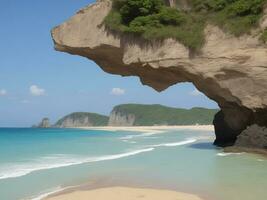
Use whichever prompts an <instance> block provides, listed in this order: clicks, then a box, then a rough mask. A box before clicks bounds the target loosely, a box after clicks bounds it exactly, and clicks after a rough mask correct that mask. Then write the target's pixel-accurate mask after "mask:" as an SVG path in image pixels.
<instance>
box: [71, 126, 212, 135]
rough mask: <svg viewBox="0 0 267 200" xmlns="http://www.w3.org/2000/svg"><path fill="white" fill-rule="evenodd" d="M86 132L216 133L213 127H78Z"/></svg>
mask: <svg viewBox="0 0 267 200" xmlns="http://www.w3.org/2000/svg"><path fill="white" fill-rule="evenodd" d="M76 128H79V129H86V130H104V131H134V132H154V133H163V132H165V131H168V130H183V129H185V130H199V131H214V126H213V125H190V126H130V127H127V126H102V127H76Z"/></svg>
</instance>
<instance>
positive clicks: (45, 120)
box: [38, 118, 50, 128]
mask: <svg viewBox="0 0 267 200" xmlns="http://www.w3.org/2000/svg"><path fill="white" fill-rule="evenodd" d="M38 128H50V122H49V118H43V120H42V121H41V123H40V124H39V125H38Z"/></svg>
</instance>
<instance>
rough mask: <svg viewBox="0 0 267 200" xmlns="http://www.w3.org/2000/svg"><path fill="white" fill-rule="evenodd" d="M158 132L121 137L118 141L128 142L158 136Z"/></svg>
mask: <svg viewBox="0 0 267 200" xmlns="http://www.w3.org/2000/svg"><path fill="white" fill-rule="evenodd" d="M159 133H160V132H148V133H142V134H136V135H127V136H124V137H121V138H119V139H121V140H130V139H133V138H140V137H149V136H151V135H155V134H159Z"/></svg>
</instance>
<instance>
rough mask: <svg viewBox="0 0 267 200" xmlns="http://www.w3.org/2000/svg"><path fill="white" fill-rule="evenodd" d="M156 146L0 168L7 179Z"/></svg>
mask: <svg viewBox="0 0 267 200" xmlns="http://www.w3.org/2000/svg"><path fill="white" fill-rule="evenodd" d="M153 150H154V148H146V149H140V150H135V151H130V152H126V153H121V154H115V155H106V156H99V157H89V158H88V157H87V158H86V157H78V156H69V155H65V156H50V158H48V157H43V158H40V159H38V160H35V161H32V162H29V163H25V164H15V165H14V164H13V166H12V165H9V166H6V167H1V168H0V179H7V178H15V177H21V176H25V175H27V174H30V173H32V172H34V171H39V170H45V169H55V168H61V167H67V166H71V165H79V164H83V163H91V162H99V161H107V160H115V159H120V158H124V157H128V156H134V155H137V154H140V153H144V152H149V151H153Z"/></svg>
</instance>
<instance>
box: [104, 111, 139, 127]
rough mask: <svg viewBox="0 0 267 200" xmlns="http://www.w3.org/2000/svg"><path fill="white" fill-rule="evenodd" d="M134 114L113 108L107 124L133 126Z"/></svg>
mask: <svg viewBox="0 0 267 200" xmlns="http://www.w3.org/2000/svg"><path fill="white" fill-rule="evenodd" d="M134 122H135V115H133V114H125V113H121V112H118V111H116V110H113V111H112V112H111V114H110V116H109V121H108V125H109V126H134Z"/></svg>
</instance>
